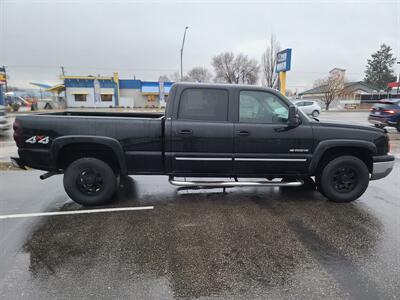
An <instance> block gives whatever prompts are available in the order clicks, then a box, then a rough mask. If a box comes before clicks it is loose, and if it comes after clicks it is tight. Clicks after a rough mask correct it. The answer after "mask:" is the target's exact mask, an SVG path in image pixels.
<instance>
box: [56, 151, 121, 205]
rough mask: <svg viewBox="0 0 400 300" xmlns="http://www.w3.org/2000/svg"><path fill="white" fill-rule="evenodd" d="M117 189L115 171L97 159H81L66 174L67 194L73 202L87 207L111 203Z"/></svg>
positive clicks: (71, 165)
mask: <svg viewBox="0 0 400 300" xmlns="http://www.w3.org/2000/svg"><path fill="white" fill-rule="evenodd" d="M116 188H117V179H116V176H115V174H114V171H113V170H112V168H111V167H110V166H109V165H108V164H106V163H105V162H104V161H101V160H99V159H97V158H91V157H84V158H80V159H78V160H76V161H74V162H72V163H71V164H70V165H69V166H68V168H67V169H66V170H65V173H64V189H65V191H66V193H67V194H68V196H70V197H71V199H72V200H74V201H75V202H77V203H79V204H82V205H85V206H92V205H102V204H106V203H108V202H110V201H111V200H112V196H113V194H114V193H115V191H116Z"/></svg>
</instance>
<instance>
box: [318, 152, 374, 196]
mask: <svg viewBox="0 0 400 300" xmlns="http://www.w3.org/2000/svg"><path fill="white" fill-rule="evenodd" d="M317 182H318V188H319V190H320V191H321V194H323V195H324V196H325V197H327V198H328V199H329V200H330V201H333V202H340V203H343V202H351V201H354V200H356V199H358V198H359V197H360V196H361V195H362V194H363V193H364V192H365V190H366V189H367V187H368V184H369V171H368V168H367V166H366V165H365V163H364V162H363V161H362V160H360V159H358V158H357V157H354V156H340V157H337V158H335V159H333V160H332V161H330V162H329V163H328V164H327V165H326V166H325V167H324V169H323V170H322V172H321V176H320V178H319V179H318V180H317Z"/></svg>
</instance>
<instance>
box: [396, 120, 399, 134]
mask: <svg viewBox="0 0 400 300" xmlns="http://www.w3.org/2000/svg"><path fill="white" fill-rule="evenodd" d="M396 129H397V132H400V121H398V122H397V125H396Z"/></svg>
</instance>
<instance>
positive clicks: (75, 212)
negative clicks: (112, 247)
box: [0, 206, 154, 220]
mask: <svg viewBox="0 0 400 300" xmlns="http://www.w3.org/2000/svg"><path fill="white" fill-rule="evenodd" d="M149 209H154V206H138V207H118V208H101V209H84V210H70V211H54V212H42V213H29V214H14V215H2V216H1V215H0V220H4V219H16V218H30V217H47V216H63V215H79V214H93V213H105V212H119V211H131V210H149Z"/></svg>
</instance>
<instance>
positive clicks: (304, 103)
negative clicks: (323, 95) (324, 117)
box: [294, 100, 321, 117]
mask: <svg viewBox="0 0 400 300" xmlns="http://www.w3.org/2000/svg"><path fill="white" fill-rule="evenodd" d="M294 104H296V106H297V107H298V108H300V109H301V110H302V112H304V113H305V114H307V115H310V116H313V117H318V116H319V114H320V113H321V106H319V104H318V102H317V101H312V100H297V101H295V102H294Z"/></svg>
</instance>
